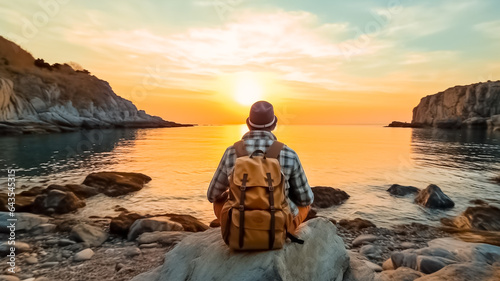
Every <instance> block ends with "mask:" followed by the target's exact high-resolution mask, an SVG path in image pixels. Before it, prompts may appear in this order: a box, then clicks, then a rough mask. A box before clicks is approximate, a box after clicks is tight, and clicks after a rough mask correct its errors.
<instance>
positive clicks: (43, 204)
mask: <svg viewBox="0 0 500 281" xmlns="http://www.w3.org/2000/svg"><path fill="white" fill-rule="evenodd" d="M82 207H85V202H84V201H82V200H80V199H78V197H76V195H75V194H74V193H73V192H64V191H60V190H50V191H49V192H47V194H43V195H39V196H37V197H36V200H35V203H34V205H33V212H35V213H40V214H52V213H57V214H65V213H69V212H72V211H75V210H76V209H78V208H82Z"/></svg>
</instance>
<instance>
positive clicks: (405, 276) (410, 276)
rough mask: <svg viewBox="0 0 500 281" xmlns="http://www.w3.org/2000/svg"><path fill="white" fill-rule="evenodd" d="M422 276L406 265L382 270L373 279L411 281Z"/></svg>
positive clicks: (380, 280) (376, 280)
mask: <svg viewBox="0 0 500 281" xmlns="http://www.w3.org/2000/svg"><path fill="white" fill-rule="evenodd" d="M422 276H424V274H423V273H421V272H418V271H416V270H413V269H411V268H408V267H400V268H398V269H396V270H384V271H383V272H382V273H380V275H379V276H377V278H376V279H375V281H413V280H416V279H417V278H420V277H422ZM441 281H442V280H441Z"/></svg>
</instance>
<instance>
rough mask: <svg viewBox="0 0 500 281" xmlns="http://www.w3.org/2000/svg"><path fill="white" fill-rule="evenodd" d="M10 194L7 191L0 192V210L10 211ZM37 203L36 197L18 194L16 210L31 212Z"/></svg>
mask: <svg viewBox="0 0 500 281" xmlns="http://www.w3.org/2000/svg"><path fill="white" fill-rule="evenodd" d="M8 200H9V196H8V194H7V193H0V212H9V211H10V210H9V208H8V207H9V206H8V203H9V201H8ZM34 204H35V197H33V196H25V195H21V194H16V202H15V205H14V208H15V211H16V212H30V211H31V209H32V208H33V205H34Z"/></svg>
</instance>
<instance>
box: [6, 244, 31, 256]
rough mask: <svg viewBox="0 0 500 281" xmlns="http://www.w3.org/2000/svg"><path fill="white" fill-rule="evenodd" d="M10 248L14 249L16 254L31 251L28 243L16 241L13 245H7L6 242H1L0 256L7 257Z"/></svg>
mask: <svg viewBox="0 0 500 281" xmlns="http://www.w3.org/2000/svg"><path fill="white" fill-rule="evenodd" d="M11 247H14V248H16V254H20V253H24V252H29V251H30V250H31V246H30V245H29V244H28V243H24V242H21V241H16V244H15V245H9V243H8V242H3V243H2V244H0V254H1V255H2V256H4V255H7V254H8V253H10V248H11Z"/></svg>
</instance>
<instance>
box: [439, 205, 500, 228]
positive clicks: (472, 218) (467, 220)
mask: <svg viewBox="0 0 500 281" xmlns="http://www.w3.org/2000/svg"><path fill="white" fill-rule="evenodd" d="M441 222H442V223H443V224H444V225H447V226H452V227H456V228H460V229H467V230H486V231H500V209H499V208H498V207H496V206H491V205H480V206H474V207H468V208H467V210H465V211H464V212H463V213H462V214H461V215H460V216H457V217H455V218H453V219H442V220H441Z"/></svg>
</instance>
